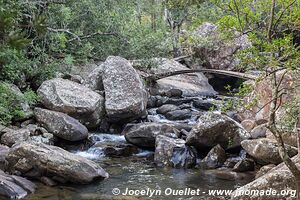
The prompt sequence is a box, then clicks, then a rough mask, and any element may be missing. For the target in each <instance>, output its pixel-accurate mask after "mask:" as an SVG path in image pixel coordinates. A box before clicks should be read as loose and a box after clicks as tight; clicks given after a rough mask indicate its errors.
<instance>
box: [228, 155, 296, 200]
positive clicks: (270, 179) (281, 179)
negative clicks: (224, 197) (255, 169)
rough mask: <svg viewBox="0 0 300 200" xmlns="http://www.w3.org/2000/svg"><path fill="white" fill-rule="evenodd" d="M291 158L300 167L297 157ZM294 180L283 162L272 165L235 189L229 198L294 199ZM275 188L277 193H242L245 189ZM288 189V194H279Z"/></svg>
mask: <svg viewBox="0 0 300 200" xmlns="http://www.w3.org/2000/svg"><path fill="white" fill-rule="evenodd" d="M292 160H293V161H294V162H295V163H296V166H297V167H298V168H299V167H300V164H299V163H300V160H299V157H297V156H295V157H293V158H292ZM296 185H297V184H296V181H295V178H294V176H293V175H292V173H291V171H290V170H289V169H288V168H287V166H286V165H285V164H284V163H281V164H280V165H278V166H276V167H274V168H273V169H271V170H270V171H269V172H267V173H266V174H265V175H263V176H261V177H260V178H258V179H255V180H254V181H252V182H250V183H248V184H246V185H244V186H242V187H240V188H238V189H236V190H235V191H234V192H233V193H232V194H231V200H261V199H264V200H282V199H296V196H297V192H296ZM272 190H275V191H276V194H279V195H261V194H253V195H244V192H245V191H272ZM283 190H289V192H290V193H289V194H286V195H284V196H283V195H280V194H281V191H283Z"/></svg>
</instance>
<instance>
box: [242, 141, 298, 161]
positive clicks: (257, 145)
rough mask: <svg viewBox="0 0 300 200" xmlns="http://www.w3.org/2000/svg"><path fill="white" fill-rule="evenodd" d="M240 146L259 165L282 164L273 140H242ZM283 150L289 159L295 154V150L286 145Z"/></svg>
mask: <svg viewBox="0 0 300 200" xmlns="http://www.w3.org/2000/svg"><path fill="white" fill-rule="evenodd" d="M241 145H242V147H243V149H245V151H246V152H247V153H248V154H249V155H251V156H252V157H253V158H254V159H255V160H256V161H257V162H259V163H261V164H279V163H281V162H282V159H281V157H280V155H279V152H278V144H277V142H276V141H275V140H270V139H267V138H260V139H254V140H244V141H242V143H241ZM285 148H286V150H287V153H288V155H289V156H290V157H292V156H294V155H296V154H297V148H295V147H292V146H290V145H286V146H285Z"/></svg>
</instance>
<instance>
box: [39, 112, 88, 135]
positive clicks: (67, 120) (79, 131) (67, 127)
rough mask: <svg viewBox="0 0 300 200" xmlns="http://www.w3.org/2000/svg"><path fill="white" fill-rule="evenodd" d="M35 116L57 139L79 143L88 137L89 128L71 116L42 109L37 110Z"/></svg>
mask: <svg viewBox="0 0 300 200" xmlns="http://www.w3.org/2000/svg"><path fill="white" fill-rule="evenodd" d="M34 115H35V118H36V120H37V121H38V122H39V123H40V124H41V125H42V126H44V127H45V128H46V129H47V130H48V131H49V132H50V133H52V134H53V135H55V136H56V137H59V138H62V139H65V140H68V141H79V140H83V139H86V138H87V137H88V130H87V128H86V127H85V126H84V125H82V124H81V123H80V122H79V121H78V120H77V119H74V118H73V117H70V116H69V115H66V114H64V113H61V112H56V111H51V110H46V109H42V108H35V109H34Z"/></svg>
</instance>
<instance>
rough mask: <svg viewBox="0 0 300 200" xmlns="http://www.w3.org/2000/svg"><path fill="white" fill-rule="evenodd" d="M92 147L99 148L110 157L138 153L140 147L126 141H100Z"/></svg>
mask: <svg viewBox="0 0 300 200" xmlns="http://www.w3.org/2000/svg"><path fill="white" fill-rule="evenodd" d="M91 148H99V149H101V151H103V153H104V154H105V155H106V156H109V157H121V156H122V157H127V156H132V155H133V154H136V153H138V148H137V147H136V146H134V145H132V144H128V143H125V142H99V143H96V144H95V145H93V146H92V147H91Z"/></svg>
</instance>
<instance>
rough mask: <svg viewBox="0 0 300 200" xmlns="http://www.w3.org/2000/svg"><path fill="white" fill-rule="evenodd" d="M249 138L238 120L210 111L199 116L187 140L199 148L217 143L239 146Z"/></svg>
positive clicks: (225, 146) (189, 143) (225, 147)
mask: <svg viewBox="0 0 300 200" xmlns="http://www.w3.org/2000/svg"><path fill="white" fill-rule="evenodd" d="M247 138H250V135H249V133H248V132H247V131H246V130H245V129H244V128H243V127H242V126H241V125H240V124H239V123H237V122H236V121H234V120H232V119H231V118H229V117H227V116H225V115H220V114H215V113H210V112H208V113H204V114H203V115H201V116H200V117H199V119H198V122H197V124H196V125H195V126H194V127H193V129H192V130H191V132H190V134H189V136H188V137H187V139H186V141H187V144H188V145H191V146H195V147H196V148H198V149H203V148H204V149H206V148H212V147H214V146H215V145H217V144H220V145H221V146H222V148H224V149H228V148H234V147H237V146H239V145H240V144H241V141H243V140H245V139H247Z"/></svg>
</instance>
